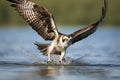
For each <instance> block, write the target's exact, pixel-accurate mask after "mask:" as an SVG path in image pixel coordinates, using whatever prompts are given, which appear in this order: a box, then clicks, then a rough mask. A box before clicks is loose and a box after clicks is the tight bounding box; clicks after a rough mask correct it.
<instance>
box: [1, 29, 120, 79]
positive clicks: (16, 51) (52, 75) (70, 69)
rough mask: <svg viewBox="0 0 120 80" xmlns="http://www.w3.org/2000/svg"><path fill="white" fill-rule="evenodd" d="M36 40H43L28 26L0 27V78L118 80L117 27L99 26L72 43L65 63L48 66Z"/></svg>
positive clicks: (119, 32) (119, 48) (119, 37)
mask: <svg viewBox="0 0 120 80" xmlns="http://www.w3.org/2000/svg"><path fill="white" fill-rule="evenodd" d="M77 29H78V28H77V27H75V28H59V30H60V32H63V33H71V32H73V31H75V30H77ZM35 41H38V42H46V41H44V40H43V39H42V38H41V37H39V35H37V33H36V32H35V31H33V30H32V29H31V28H29V27H28V28H12V29H9V28H0V80H33V79H34V80H41V79H42V80H56V79H57V80H78V79H79V80H88V79H89V80H120V29H110V28H105V29H98V30H97V32H95V33H94V34H93V35H91V36H89V37H88V38H86V39H84V40H82V41H80V42H78V43H76V44H74V45H72V46H71V47H70V48H68V50H67V54H66V60H67V64H64V65H60V64H59V63H56V64H49V65H48V64H47V63H46V60H47V57H46V56H43V55H42V54H41V53H40V52H39V51H38V50H37V48H36V46H35V45H34V44H33V43H34V42H35ZM53 58H55V60H56V59H57V58H58V56H54V57H53Z"/></svg>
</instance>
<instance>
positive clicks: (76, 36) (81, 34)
mask: <svg viewBox="0 0 120 80" xmlns="http://www.w3.org/2000/svg"><path fill="white" fill-rule="evenodd" d="M106 10H107V0H104V6H103V7H102V16H101V18H100V19H99V20H98V21H97V22H96V23H93V24H92V25H90V26H88V27H86V28H83V29H80V30H78V31H76V32H74V33H72V34H70V35H69V36H72V38H73V39H72V40H71V42H72V44H73V43H75V42H78V41H80V40H82V39H84V38H86V37H88V36H89V35H91V34H92V33H94V32H95V31H96V29H97V27H98V25H99V24H100V23H101V22H102V21H103V19H104V18H105V15H106Z"/></svg>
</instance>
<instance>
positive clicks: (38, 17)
mask: <svg viewBox="0 0 120 80" xmlns="http://www.w3.org/2000/svg"><path fill="white" fill-rule="evenodd" d="M8 1H9V2H12V3H13V4H11V6H12V7H15V8H16V10H17V11H18V13H19V14H20V16H22V17H23V19H24V20H25V21H26V22H27V23H28V24H29V25H31V27H32V28H33V29H34V30H35V31H36V32H37V33H38V34H39V35H41V36H42V37H43V38H44V39H45V40H53V39H54V38H55V32H54V31H55V30H56V32H57V28H56V26H55V23H53V21H51V20H53V17H52V14H51V13H50V12H49V11H48V10H47V9H46V8H44V7H42V6H39V5H37V4H35V3H33V2H31V1H27V0H8ZM53 29H55V30H53Z"/></svg>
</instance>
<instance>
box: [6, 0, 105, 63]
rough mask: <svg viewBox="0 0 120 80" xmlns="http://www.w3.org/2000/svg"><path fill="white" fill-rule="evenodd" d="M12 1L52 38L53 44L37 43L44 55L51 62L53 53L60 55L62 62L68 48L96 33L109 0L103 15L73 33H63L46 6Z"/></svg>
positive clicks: (13, 5)
mask: <svg viewBox="0 0 120 80" xmlns="http://www.w3.org/2000/svg"><path fill="white" fill-rule="evenodd" d="M7 1H9V2H12V3H13V4H11V6H12V7H14V8H15V10H16V11H17V12H18V13H19V14H20V16H22V17H23V19H24V20H25V21H26V22H27V23H28V24H29V25H30V26H31V27H32V28H33V29H34V30H35V31H36V32H37V33H38V34H39V35H40V36H42V38H43V39H45V40H52V43H51V44H43V43H35V45H37V47H38V49H39V50H40V51H41V52H42V53H43V55H47V56H48V62H51V61H52V60H51V54H57V55H60V59H59V61H60V63H62V62H63V61H65V59H64V56H65V53H66V49H67V48H68V47H69V46H70V45H72V44H74V43H76V42H78V41H80V40H82V39H84V38H86V37H88V36H89V35H91V34H92V33H94V32H95V31H96V29H97V27H98V25H99V24H100V23H101V22H102V21H103V19H104V18H105V15H106V8H107V0H104V6H103V7H102V16H101V18H100V19H99V20H98V21H96V22H95V23H93V24H91V25H89V26H88V27H85V28H83V29H80V30H77V31H75V32H73V33H72V34H69V35H67V34H62V33H60V32H59V31H58V30H57V27H56V24H55V22H54V18H53V15H52V14H51V12H50V11H48V10H47V9H46V8H44V7H42V6H39V5H37V4H36V3H34V2H32V1H29V0H7Z"/></svg>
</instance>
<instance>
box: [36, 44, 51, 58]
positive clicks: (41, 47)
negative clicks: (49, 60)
mask: <svg viewBox="0 0 120 80" xmlns="http://www.w3.org/2000/svg"><path fill="white" fill-rule="evenodd" d="M35 45H36V46H37V47H38V49H39V50H40V51H41V52H42V53H43V55H46V56H47V49H48V46H49V45H50V44H42V43H35Z"/></svg>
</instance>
